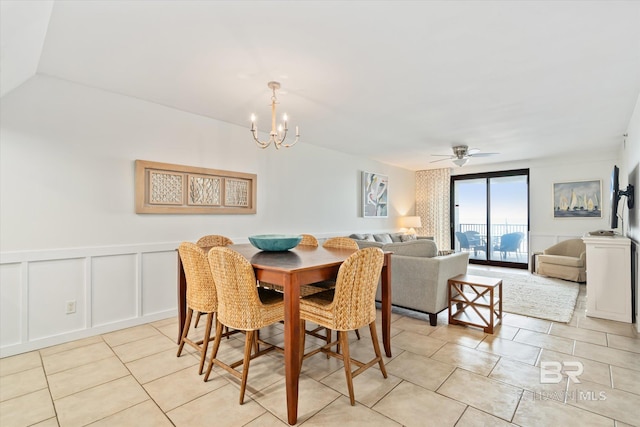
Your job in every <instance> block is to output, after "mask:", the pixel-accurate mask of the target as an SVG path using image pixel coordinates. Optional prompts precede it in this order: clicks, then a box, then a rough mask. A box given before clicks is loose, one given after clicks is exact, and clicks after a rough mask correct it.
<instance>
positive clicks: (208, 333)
mask: <svg viewBox="0 0 640 427" xmlns="http://www.w3.org/2000/svg"><path fill="white" fill-rule="evenodd" d="M200 314H202V313H198V315H200ZM212 324H213V312H211V313H207V326H206V327H205V330H204V338H203V339H202V350H201V351H200V370H199V371H198V375H202V369H203V368H204V361H205V359H206V358H207V348H208V347H209V339H210V338H211V325H212Z"/></svg>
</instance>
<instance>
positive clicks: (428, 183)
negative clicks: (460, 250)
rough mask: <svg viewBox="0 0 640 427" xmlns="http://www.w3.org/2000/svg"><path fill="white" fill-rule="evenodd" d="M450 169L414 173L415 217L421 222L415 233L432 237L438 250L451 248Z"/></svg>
mask: <svg viewBox="0 0 640 427" xmlns="http://www.w3.org/2000/svg"><path fill="white" fill-rule="evenodd" d="M450 178H451V169H433V170H424V171H417V172H416V215H418V216H419V217H420V219H421V221H422V227H421V228H419V229H418V230H417V231H418V233H419V234H421V235H424V236H433V238H434V240H435V242H436V245H438V249H440V250H442V249H449V248H451V234H450V228H449V219H450V216H449V211H450V209H449V199H450V197H449V195H450V192H449V190H450V186H451V184H450V182H451V179H450Z"/></svg>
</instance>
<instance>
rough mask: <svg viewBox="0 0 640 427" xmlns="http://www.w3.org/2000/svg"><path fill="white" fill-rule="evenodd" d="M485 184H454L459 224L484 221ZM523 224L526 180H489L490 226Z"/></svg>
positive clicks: (525, 218) (475, 181)
mask: <svg viewBox="0 0 640 427" xmlns="http://www.w3.org/2000/svg"><path fill="white" fill-rule="evenodd" d="M485 182H486V181H485V180H484V179H478V180H465V181H457V183H456V197H457V202H458V206H459V210H458V215H459V217H458V219H459V222H460V223H463V224H464V223H472V224H477V223H480V224H483V223H484V222H485V221H486V183H485ZM505 221H506V222H508V223H509V224H526V223H527V182H526V177H524V176H520V177H502V178H492V179H491V222H492V223H493V224H504V223H505Z"/></svg>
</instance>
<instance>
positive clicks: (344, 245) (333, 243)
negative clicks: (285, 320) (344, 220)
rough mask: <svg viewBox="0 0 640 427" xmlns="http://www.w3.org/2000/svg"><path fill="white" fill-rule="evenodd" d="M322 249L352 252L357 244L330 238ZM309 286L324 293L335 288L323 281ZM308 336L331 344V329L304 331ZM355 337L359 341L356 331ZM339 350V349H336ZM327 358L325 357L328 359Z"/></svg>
mask: <svg viewBox="0 0 640 427" xmlns="http://www.w3.org/2000/svg"><path fill="white" fill-rule="evenodd" d="M322 247H323V248H329V249H331V248H335V249H353V250H356V251H357V250H358V249H359V247H358V243H357V242H356V241H355V240H353V239H351V238H350V237H330V238H328V239H327V240H325V242H324V243H323V244H322ZM309 286H313V288H315V289H319V290H321V291H326V290H329V289H333V288H335V287H336V282H335V280H324V281H322V282H317V283H314V284H312V285H309ZM313 293H315V292H310V293H309V294H310V295H311V294H313ZM303 296H304V295H303ZM323 329H324V330H325V333H324V334H322V333H321V331H322V330H323ZM306 332H307V333H308V334H309V335H311V336H314V337H316V338H320V339H324V340H326V342H327V344H329V343H330V342H331V329H328V328H323V327H321V326H318V327H316V328H315V329H311V330H308V331H306ZM355 332H356V337H358V339H360V332H359V331H358V330H357V329H356V330H355ZM338 348H340V347H338ZM328 357H329V356H327V358H328Z"/></svg>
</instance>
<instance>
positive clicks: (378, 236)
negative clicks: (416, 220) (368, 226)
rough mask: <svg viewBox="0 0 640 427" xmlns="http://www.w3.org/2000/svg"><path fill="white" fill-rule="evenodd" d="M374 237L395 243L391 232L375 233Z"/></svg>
mask: <svg viewBox="0 0 640 427" xmlns="http://www.w3.org/2000/svg"><path fill="white" fill-rule="evenodd" d="M373 238H374V239H375V240H376V242H380V243H393V240H391V236H389V233H381V234H374V235H373Z"/></svg>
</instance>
